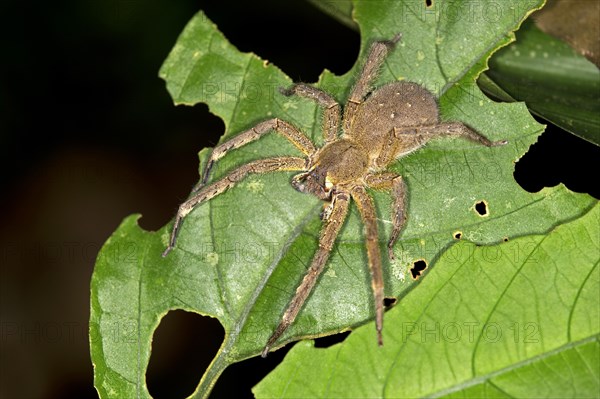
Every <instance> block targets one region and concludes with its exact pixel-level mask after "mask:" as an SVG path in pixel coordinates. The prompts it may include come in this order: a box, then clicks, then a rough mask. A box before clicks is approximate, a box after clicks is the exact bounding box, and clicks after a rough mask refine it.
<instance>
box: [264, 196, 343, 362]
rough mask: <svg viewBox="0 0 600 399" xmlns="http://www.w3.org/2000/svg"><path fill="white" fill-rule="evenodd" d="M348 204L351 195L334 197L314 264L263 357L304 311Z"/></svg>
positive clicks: (327, 257)
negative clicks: (301, 310)
mask: <svg viewBox="0 0 600 399" xmlns="http://www.w3.org/2000/svg"><path fill="white" fill-rule="evenodd" d="M348 203H349V195H348V194H347V193H345V192H337V193H335V194H334V195H333V208H332V210H331V214H330V216H329V218H328V219H327V220H326V221H325V225H324V226H323V228H322V230H321V235H320V238H319V249H318V250H317V253H316V254H315V256H314V257H313V260H312V263H311V265H310V267H309V269H308V271H307V272H306V275H305V276H304V278H303V279H302V283H301V284H300V286H299V287H298V288H297V289H296V293H295V294H294V297H293V298H292V300H291V301H290V303H289V304H288V306H287V309H286V310H285V312H284V313H283V316H282V318H281V321H280V322H279V325H278V326H277V328H276V329H275V331H274V332H273V334H272V335H271V337H270V338H269V340H268V341H267V344H266V345H265V348H264V349H263V351H262V353H261V356H262V357H266V356H267V353H269V350H270V349H271V347H272V346H273V345H274V344H275V342H277V340H278V339H279V337H281V335H282V334H283V333H284V332H285V330H287V328H288V327H289V326H290V325H291V324H292V323H293V322H294V320H295V319H296V316H298V313H299V312H300V309H302V306H303V305H304V302H306V299H307V298H308V296H309V295H310V293H311V292H312V290H313V288H314V286H315V284H316V282H317V279H318V278H319V275H320V274H321V272H322V271H323V269H324V267H325V264H326V263H327V259H329V254H330V253H331V249H332V248H333V244H334V242H335V239H336V237H337V236H338V233H339V232H340V229H341V227H342V224H344V220H345V219H346V215H347V214H348Z"/></svg>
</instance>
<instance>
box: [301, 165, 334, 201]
mask: <svg viewBox="0 0 600 399" xmlns="http://www.w3.org/2000/svg"><path fill="white" fill-rule="evenodd" d="M325 176H326V172H325V170H324V169H323V168H320V167H318V166H317V167H315V168H312V169H311V170H309V171H308V172H305V173H300V174H299V175H296V176H294V177H293V178H292V187H294V188H295V189H296V190H298V191H300V192H301V193H309V194H313V195H316V196H317V197H319V198H320V199H322V200H326V201H329V200H331V187H329V186H330V185H329V184H326V179H325Z"/></svg>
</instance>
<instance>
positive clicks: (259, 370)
mask: <svg viewBox="0 0 600 399" xmlns="http://www.w3.org/2000/svg"><path fill="white" fill-rule="evenodd" d="M294 344H295V343H290V344H287V345H286V346H284V347H283V348H280V349H277V350H276V351H274V352H269V356H267V357H265V358H262V357H260V356H256V357H253V358H250V359H246V360H244V361H242V362H239V363H234V364H232V365H230V366H229V367H227V368H226V369H225V371H224V372H223V374H221V377H219V378H218V379H217V383H216V384H215V386H214V388H213V390H212V392H211V393H210V397H211V398H236V399H239V398H242V399H245V398H248V399H250V398H254V396H253V395H252V392H251V391H250V390H251V389H252V387H253V386H255V385H256V384H258V383H259V382H260V381H261V380H262V379H263V378H265V376H266V375H267V374H269V373H270V372H271V371H273V369H275V367H277V366H278V365H279V364H280V363H281V362H282V361H283V358H284V357H285V355H286V354H287V353H288V351H289V350H290V349H291V348H292V347H293V346H294ZM200 371H202V372H203V371H204V370H200Z"/></svg>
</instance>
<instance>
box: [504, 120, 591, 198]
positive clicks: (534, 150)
mask: <svg viewBox="0 0 600 399" xmlns="http://www.w3.org/2000/svg"><path fill="white" fill-rule="evenodd" d="M535 118H536V119H537V120H538V122H540V123H543V124H548V126H547V127H546V130H545V131H544V133H543V134H542V135H541V136H540V137H538V140H537V142H536V143H534V144H533V145H532V146H531V147H530V148H529V150H528V151H527V153H525V155H523V157H522V158H521V159H519V161H518V162H517V164H516V165H515V171H514V177H515V180H516V181H517V183H519V185H520V186H521V187H523V188H524V189H525V190H527V191H529V192H530V193H535V192H538V191H540V190H541V189H543V188H544V187H554V186H556V185H557V184H559V183H563V184H564V185H565V186H567V188H568V189H569V190H573V191H575V192H578V193H588V194H590V195H592V196H593V197H595V198H596V199H600V185H599V184H598V183H597V182H596V180H597V179H596V178H593V177H591V176H593V174H590V173H582V172H583V171H593V170H596V169H597V167H598V166H597V162H598V161H597V159H598V157H599V156H600V147H599V146H597V145H594V144H592V143H590V142H588V141H586V140H582V139H580V138H579V137H577V136H575V135H574V134H572V133H569V132H567V131H565V130H562V129H560V128H558V127H557V126H554V125H552V124H549V123H548V122H547V121H544V120H542V119H540V118H537V117H535ZM557 160H560V162H557Z"/></svg>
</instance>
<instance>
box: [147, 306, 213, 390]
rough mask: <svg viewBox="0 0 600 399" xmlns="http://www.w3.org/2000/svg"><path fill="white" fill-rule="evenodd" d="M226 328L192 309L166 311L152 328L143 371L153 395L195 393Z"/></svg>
mask: <svg viewBox="0 0 600 399" xmlns="http://www.w3.org/2000/svg"><path fill="white" fill-rule="evenodd" d="M224 337H225V331H224V330H223V327H222V326H221V324H220V323H219V322H218V321H217V319H213V318H211V317H207V316H200V315H199V314H196V313H192V312H184V311H182V310H175V311H171V312H169V313H167V315H166V316H165V317H163V318H162V320H161V321H160V325H159V326H158V328H157V329H156V331H154V337H153V338H152V354H151V355H150V363H149V364H148V370H147V372H146V383H147V385H148V390H149V391H150V394H151V395H152V397H154V398H185V397H188V396H189V395H191V394H192V393H193V392H194V389H195V388H196V386H197V385H198V382H199V381H200V377H201V374H202V373H199V372H198V370H205V369H206V368H208V366H209V364H210V362H211V361H212V359H213V358H214V357H215V355H216V353H217V351H218V350H219V347H220V346H221V343H222V342H223V338H224Z"/></svg>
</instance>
